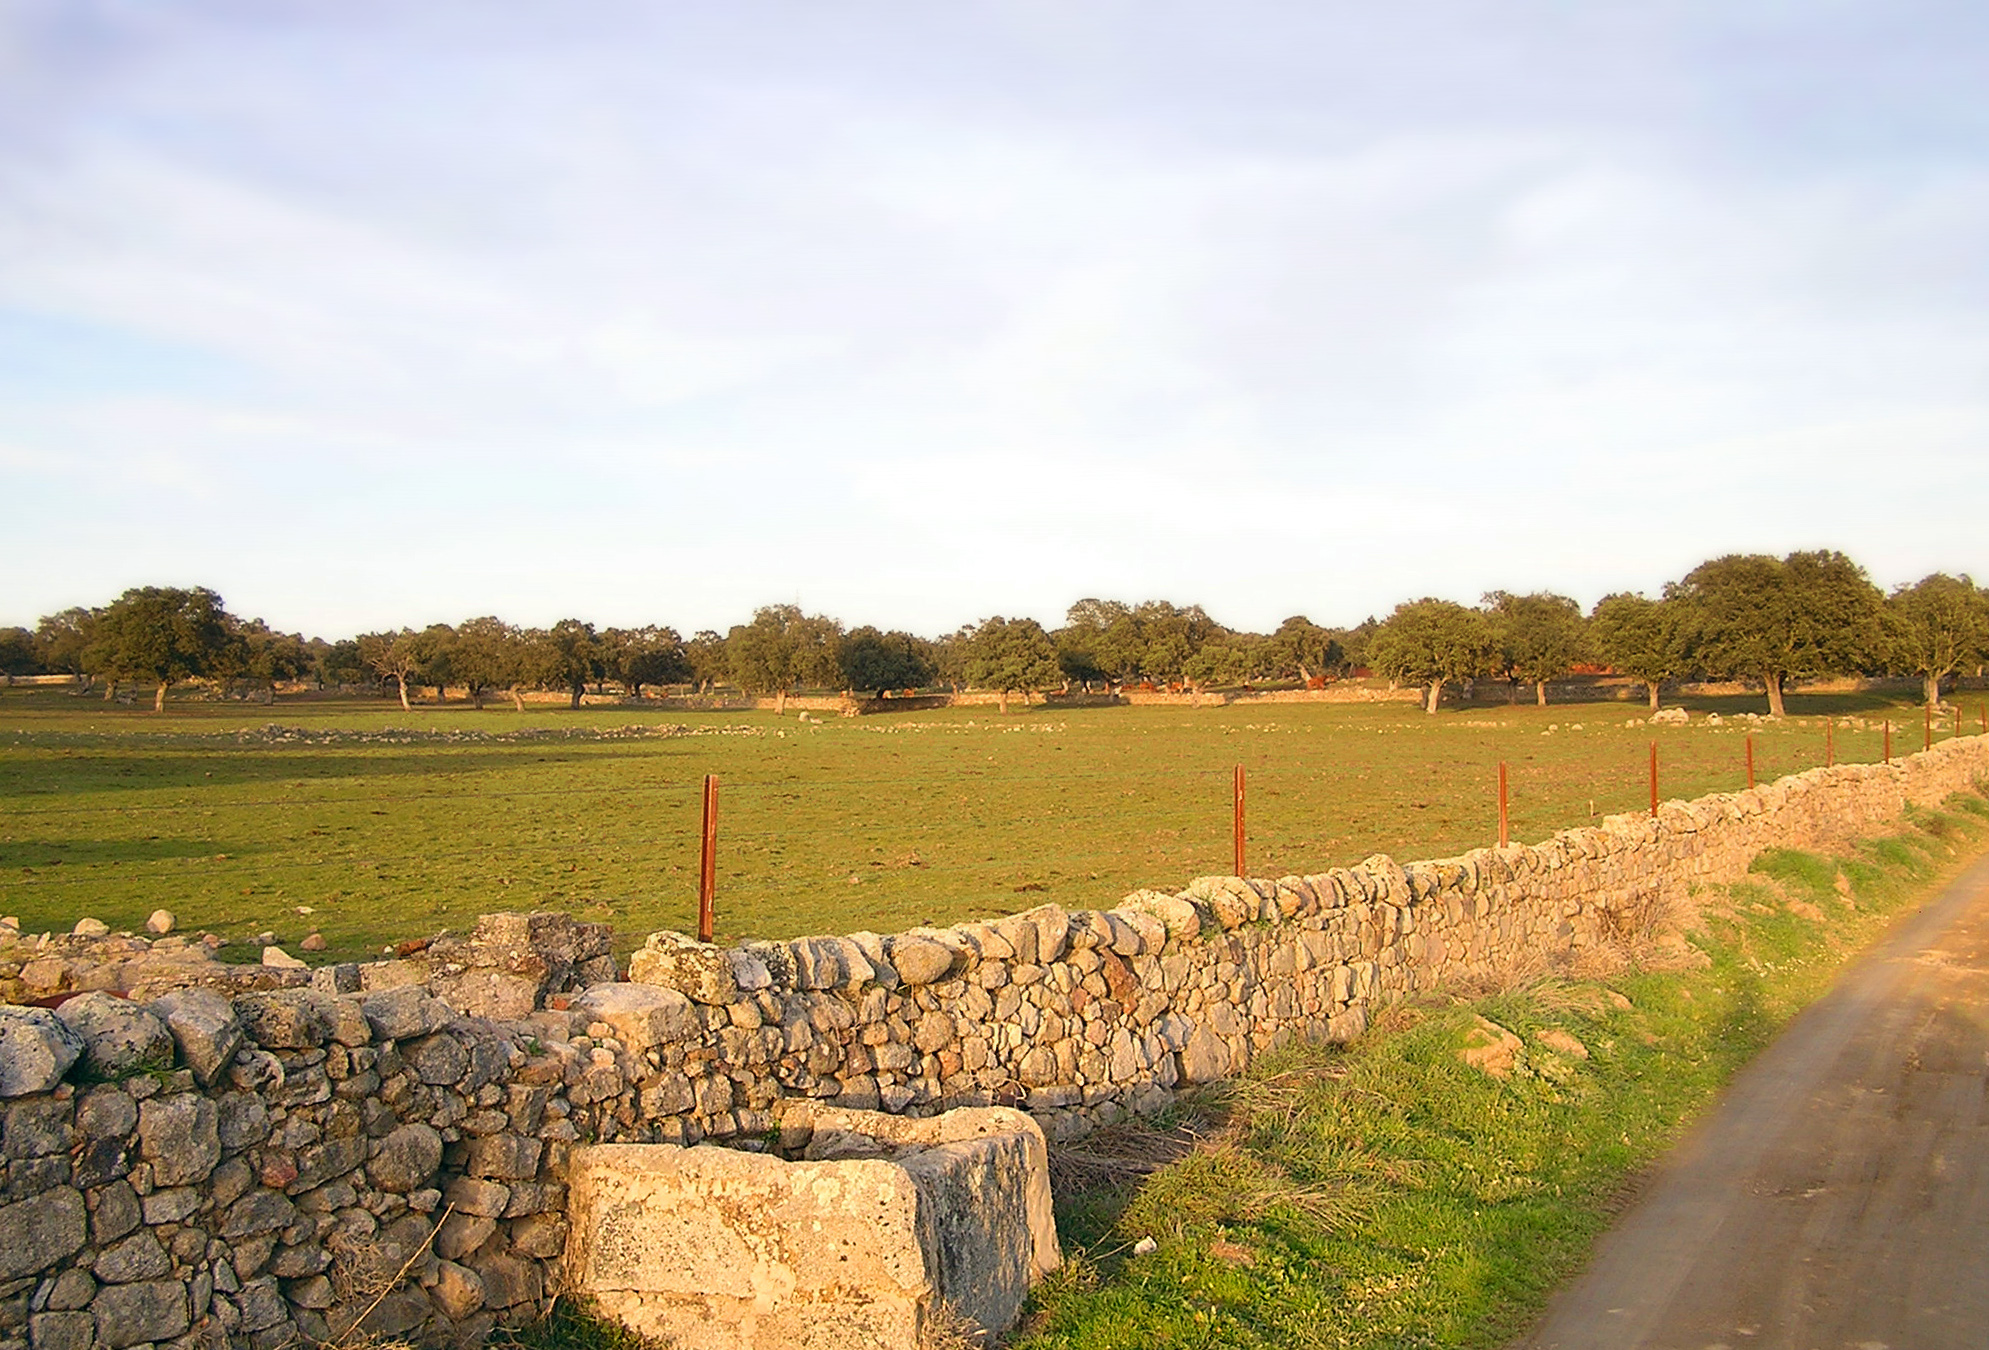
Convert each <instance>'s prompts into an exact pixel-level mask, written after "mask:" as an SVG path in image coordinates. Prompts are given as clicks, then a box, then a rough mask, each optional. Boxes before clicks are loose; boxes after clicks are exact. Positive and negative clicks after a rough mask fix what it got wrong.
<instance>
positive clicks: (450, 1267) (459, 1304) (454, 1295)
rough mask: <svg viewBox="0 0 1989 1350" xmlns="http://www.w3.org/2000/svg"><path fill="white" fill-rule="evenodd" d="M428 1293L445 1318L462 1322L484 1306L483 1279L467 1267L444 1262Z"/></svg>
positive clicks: (440, 1264) (438, 1268)
mask: <svg viewBox="0 0 1989 1350" xmlns="http://www.w3.org/2000/svg"><path fill="white" fill-rule="evenodd" d="M428 1293H429V1296H430V1297H431V1298H433V1299H434V1300H435V1306H436V1307H438V1308H440V1309H441V1310H442V1315H443V1316H444V1317H447V1318H448V1319H449V1320H450V1321H452V1322H460V1321H462V1320H464V1319H465V1318H467V1317H468V1316H469V1315H470V1314H471V1313H474V1312H475V1311H476V1310H477V1309H478V1308H481V1307H482V1306H483V1302H484V1290H483V1278H482V1277H481V1276H479V1275H478V1274H477V1273H476V1272H475V1271H473V1270H471V1269H469V1268H468V1267H467V1266H459V1265H457V1264H456V1263H455V1262H454V1261H443V1262H441V1263H439V1264H438V1265H437V1267H436V1270H435V1284H434V1285H433V1286H432V1287H431V1288H430V1289H429V1291H428Z"/></svg>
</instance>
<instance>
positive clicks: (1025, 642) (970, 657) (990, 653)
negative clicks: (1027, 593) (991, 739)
mask: <svg viewBox="0 0 1989 1350" xmlns="http://www.w3.org/2000/svg"><path fill="white" fill-rule="evenodd" d="M965 646H966V658H967V660H966V667H967V679H968V680H969V681H970V682H971V683H974V684H977V685H979V686H981V687H982V688H983V689H993V690H995V691H996V692H997V693H999V694H1000V695H1001V710H1002V711H1003V712H1004V713H1006V712H1007V711H1008V696H1009V695H1010V694H1012V693H1015V692H1016V691H1018V690H1021V691H1027V690H1030V689H1050V688H1054V687H1056V686H1058V685H1061V684H1062V683H1063V670H1062V668H1061V667H1059V666H1058V664H1057V647H1056V644H1055V643H1053V642H1051V641H1050V635H1049V634H1048V633H1045V632H1044V631H1043V625H1041V624H1039V623H1037V622H1036V621H1035V620H1034V619H1005V618H1003V617H1001V616H1000V615H998V614H997V615H996V616H995V617H994V618H992V619H986V620H983V621H982V622H981V623H979V624H977V625H975V627H974V631H973V635H972V636H971V637H969V638H967V639H966V643H965Z"/></svg>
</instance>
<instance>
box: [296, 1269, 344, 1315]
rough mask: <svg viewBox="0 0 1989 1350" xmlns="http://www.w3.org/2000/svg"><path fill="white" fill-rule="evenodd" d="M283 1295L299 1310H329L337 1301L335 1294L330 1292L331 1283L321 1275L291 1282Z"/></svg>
mask: <svg viewBox="0 0 1989 1350" xmlns="http://www.w3.org/2000/svg"><path fill="white" fill-rule="evenodd" d="M284 1294H285V1296H286V1297H287V1298H289V1300H290V1302H291V1304H292V1305H293V1306H295V1307H299V1308H313V1309H323V1308H329V1307H331V1306H332V1304H333V1303H335V1302H337V1301H338V1296H337V1294H336V1293H334V1292H333V1290H332V1282H331V1281H330V1280H328V1279H326V1278H325V1277H324V1276H323V1275H311V1276H307V1277H306V1278H304V1279H301V1280H296V1281H293V1282H292V1283H291V1284H290V1285H289V1287H288V1288H286V1289H285V1290H284Z"/></svg>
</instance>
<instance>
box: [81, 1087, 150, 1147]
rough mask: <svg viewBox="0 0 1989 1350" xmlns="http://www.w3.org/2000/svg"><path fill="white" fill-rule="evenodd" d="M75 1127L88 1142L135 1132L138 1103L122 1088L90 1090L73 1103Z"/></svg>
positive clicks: (96, 1088)
mask: <svg viewBox="0 0 1989 1350" xmlns="http://www.w3.org/2000/svg"><path fill="white" fill-rule="evenodd" d="M76 1126H77V1128H78V1129H80V1130H82V1131H83V1133H84V1135H86V1136H87V1137H89V1138H91V1139H116V1138H119V1137H121V1136H123V1135H127V1134H130V1133H131V1132H132V1131H133V1130H135V1129H137V1128H138V1103H137V1102H135V1101H133V1100H132V1098H131V1094H130V1093H129V1092H126V1091H125V1090H124V1089H123V1088H118V1087H112V1086H111V1085H109V1084H108V1083H106V1084H104V1085H102V1086H100V1087H93V1088H91V1089H90V1090H89V1091H88V1092H85V1093H84V1094H83V1095H82V1096H81V1097H80V1098H79V1099H78V1100H77V1102H76Z"/></svg>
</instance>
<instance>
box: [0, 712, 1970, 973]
mask: <svg viewBox="0 0 1989 1350" xmlns="http://www.w3.org/2000/svg"><path fill="white" fill-rule="evenodd" d="M1688 702H1689V705H1690V706H1691V707H1692V709H1693V711H1694V713H1695V716H1694V719H1693V721H1692V723H1691V724H1690V725H1688V726H1682V727H1678V726H1666V727H1656V728H1653V727H1648V726H1646V725H1645V724H1644V723H1643V721H1642V711H1643V710H1642V709H1641V708H1639V707H1636V706H1633V705H1630V704H1623V703H1590V704H1565V705H1555V706H1552V707H1548V708H1535V707H1531V706H1526V705H1520V706H1516V707H1501V706H1492V707H1483V706H1480V707H1466V708H1458V709H1446V710H1445V711H1444V712H1442V713H1440V714H1438V715H1437V716H1434V717H1426V716H1424V715H1423V714H1421V713H1420V712H1418V711H1417V710H1416V709H1415V708H1414V707H1412V706H1407V705H1401V704H1382V705H1358V704H1343V705H1317V704H1313V705H1306V704H1280V705H1269V706H1259V707H1254V708H1253V707H1249V706H1247V705H1243V706H1237V707H1230V708H1205V709H1187V708H1074V709H1055V710H1046V709H1044V708H1042V707H1040V706H1039V707H1035V708H1031V709H1029V710H1027V711H1024V710H1022V709H1019V708H1018V709H1017V710H1016V711H1015V712H1014V713H1013V714H1012V715H1011V716H1009V717H1006V718H1003V717H1001V716H999V715H997V714H996V713H995V712H994V711H993V710H992V709H986V708H956V709H946V710H940V711H936V712H931V713H913V714H903V715H895V716H889V717H869V718H861V719H850V720H843V719H837V718H831V719H829V720H827V721H826V722H824V721H822V720H819V719H812V718H811V720H809V721H807V722H802V721H800V720H799V719H798V718H796V717H793V716H790V717H787V718H775V717H773V716H772V715H771V714H766V713H683V712H661V711H657V710H653V709H651V710H643V709H629V708H590V709H585V710H582V711H579V712H571V711H568V710H566V709H564V708H559V707H547V706H541V705H533V706H531V707H530V708H529V709H528V711H526V712H524V713H516V712H513V711H511V710H509V709H508V708H506V709H495V708H493V709H490V710H487V711H484V712H473V711H470V710H468V709H466V708H463V707H460V706H457V707H452V708H449V709H446V710H436V709H417V710H415V711H414V712H412V713H409V712H404V711H402V710H401V709H400V708H399V707H397V706H394V705H391V704H381V703H366V702H336V701H304V702H297V703H286V702H279V703H278V704H277V705H276V706H274V707H267V708H266V707H261V706H255V707H244V706H242V705H239V704H173V705H169V710H168V711H167V712H166V713H165V714H163V715H158V716H155V715H154V714H152V713H151V712H149V711H145V710H139V709H126V708H120V707H117V706H115V705H105V704H103V703H102V702H101V701H98V700H92V699H84V698H77V697H74V696H72V695H69V694H65V693H60V692H54V691H43V692H34V691H29V690H20V689H13V690H4V691H0V914H15V915H18V916H19V917H20V918H21V920H22V922H23V924H24V925H25V927H26V928H27V929H28V930H29V931H31V932H32V931H39V930H42V929H50V928H62V929H66V928H68V927H69V926H70V925H71V924H73V923H74V922H75V920H76V918H77V917H78V916H80V915H83V914H91V915H94V916H95V917H97V918H101V919H103V920H105V921H107V922H109V923H110V924H112V925H113V926H114V927H120V928H135V927H137V926H138V925H140V924H142V923H143V922H144V920H145V917H146V915H147V914H149V913H150V912H151V911H152V910H153V909H154V908H156V907H160V906H163V907H165V908H167V909H170V910H173V911H174V912H175V913H176V914H177V915H178V916H179V920H180V923H181V925H182V926H183V927H187V928H194V929H208V930H211V931H214V932H218V933H220V934H222V935H223V936H225V937H229V938H233V939H246V938H248V937H249V936H250V935H252V934H255V933H258V932H261V931H264V930H269V931H273V932H274V933H276V934H277V936H278V938H279V939H280V940H283V941H285V942H290V943H295V942H296V941H297V940H298V939H300V938H301V937H303V936H304V935H305V934H306V933H309V932H312V931H322V932H323V934H324V936H325V937H326V938H327V939H328V940H329V942H330V944H331V946H330V951H329V952H327V953H326V958H327V959H332V958H343V959H350V958H351V957H354V956H357V955H360V954H362V953H366V952H373V951H377V950H378V949H379V947H380V946H381V945H382V944H384V943H387V942H390V941H396V940H399V939H402V938H407V937H414V936H419V935H422V934H425V933H431V932H434V931H436V930H437V929H440V928H443V927H457V928H461V927H466V926H468V925H469V924H471V923H474V922H475V920H476V916H477V915H478V914H480V913H486V912H489V911H492V910H499V909H512V910H517V909H534V908H549V909H565V910H569V911H571V912H573V913H575V914H578V915H580V916H581V917H583V918H587V919H592V920H599V921H607V922H612V923H613V924H614V925H615V927H616V928H617V930H618V931H619V932H620V933H621V934H622V935H623V937H624V939H625V940H626V941H630V942H633V941H635V940H637V938H638V936H639V935H640V934H642V933H644V932H647V931H650V930H653V929H656V928H661V927H675V928H684V927H686V926H688V925H689V924H690V923H691V922H692V916H693V914H694V912H695V875H696V863H697V842H696V840H697V831H698V800H699V785H700V782H701V779H702V777H703V775H705V774H707V773H712V774H716V775H718V777H719V779H720V784H721V786H720V807H719V842H720V856H719V877H718V884H719V905H718V922H719V935H720V936H721V937H722V938H728V939H729V938H734V937H741V936H754V937H789V936H794V935H796V934H800V933H810V932H817V933H819V932H846V931H850V930H853V929H858V928H872V929H876V930H879V931H891V930H894V929H898V928H902V927H906V926H909V925H912V924H916V923H922V922H940V923H951V922H957V921H959V920H962V919H968V918H978V917H985V916H989V915H994V914H1002V913H1010V912H1013V911H1016V910H1020V909H1025V908H1028V907H1029V906H1031V905H1035V904H1039V903H1041V902H1043V901H1046V900H1049V901H1055V902H1057V903H1059V904H1062V905H1065V906H1066V907H1070V908H1084V907H1098V906H1109V905H1111V904H1115V903H1117V901H1118V900H1119V899H1120V898H1121V897H1122V896H1124V895H1125V894H1126V893H1127V892H1129V891H1131V890H1133V889H1135V888H1137V887H1140V886H1161V887H1166V888H1169V889H1171V888H1174V887H1177V886H1180V885H1182V884H1183V883H1185V882H1186V881H1188V880H1189V879H1191V878H1193V877H1195V876H1197V875H1201V874H1205V873H1210V872H1226V871H1228V870H1229V867H1230V856H1229V855H1230V818H1229V810H1230V782H1231V779H1230V775H1231V770H1232V768H1233V766H1235V765H1237V764H1242V765H1243V766H1244V767H1245V768H1246V770H1247V771H1248V774H1249V858H1250V867H1251V870H1252V871H1253V872H1255V873H1256V874H1257V875H1260V876H1277V875H1280V874H1282V873H1286V872H1311V871H1317V870H1320V869H1322V868H1325V867H1328V866H1331V865H1334V864H1342V863H1348V862H1353V861H1356V860H1358V859H1360V858H1362V857H1364V856H1366V855H1367V854H1370V853H1374V852H1387V853H1393V854H1396V855H1397V856H1400V857H1405V858H1427V857H1442V856H1445V855H1447V854H1454V853H1457V852H1461V851H1463V850H1465V849H1468V848H1472V847H1476V846H1478V845H1481V844H1484V843H1487V842H1489V841H1491V840H1492V839H1494V838H1496V834H1497V818H1496V798H1495V784H1496V782H1497V766H1498V763H1499V762H1500V761H1501V760H1504V761H1507V762H1508V763H1509V765H1510V768H1511V780H1512V810H1513V833H1514V837H1515V838H1519V839H1540V838H1544V837H1546V836H1547V835H1549V834H1552V833H1553V832H1554V831H1555V830H1557V829H1563V828H1567V827H1569V826H1575V825H1585V824H1588V823H1590V822H1591V821H1592V820H1593V819H1594V818H1595V817H1596V816H1597V815H1599V814H1606V813H1608V812H1612V811H1622V810H1633V809H1636V808H1637V807H1638V806H1639V805H1640V804H1641V803H1642V802H1643V801H1644V799H1645V794H1646V792H1647V790H1648V789H1647V785H1646V781H1645V776H1644V775H1645V766H1646V755H1647V747H1648V744H1649V742H1650V741H1651V739H1653V737H1655V738H1656V739H1657V740H1658V741H1659V744H1660V750H1661V754H1662V783H1663V790H1664V793H1665V795H1667V796H1673V797H1691V796H1696V795H1698V794H1701V793H1705V792H1711V791H1715V790H1721V789H1734V788H1738V787H1741V786H1743V785H1744V784H1745V781H1746V759H1745V749H1746V742H1745V738H1746V737H1747V736H1750V735H1751V736H1752V737H1753V741H1754V752H1755V763H1756V771H1757V773H1758V774H1759V775H1760V776H1761V778H1763V779H1764V780H1765V779H1768V778H1772V777H1774V776H1776V775H1779V774H1784V773H1789V772H1793V771H1795V770H1798V769H1802V768H1807V767H1810V766H1812V765H1815V764H1820V763H1822V762H1823V757H1824V754H1825V752H1826V739H1825V730H1824V720H1825V716H1826V715H1831V716H1834V718H1835V719H1836V720H1835V727H1834V746H1835V751H1836V754H1837V757H1838V758H1839V759H1840V760H1845V761H1849V760H1858V759H1863V760H1874V759H1877V758H1878V757H1879V756H1880V754H1881V753H1882V748H1883V746H1882V742H1883V734H1884V733H1883V731H1882V728H1881V721H1882V719H1885V718H1890V719H1891V720H1892V721H1893V723H1894V726H1895V730H1896V732H1897V734H1896V736H1895V750H1896V751H1898V752H1901V753H1903V752H1905V751H1906V750H1909V749H1914V748H1917V747H1918V745H1919V743H1920V735H1921V724H1920V714H1919V712H1918V711H1917V709H1913V708H1908V707H1905V706H1902V705H1899V704H1897V703H1893V702H1889V701H1887V699H1886V698H1885V697H1884V696H1882V695H1877V694H1836V695H1811V696H1799V697H1797V698H1795V699H1793V700H1792V704H1791V706H1792V708H1793V709H1794V710H1795V712H1796V714H1797V715H1796V716H1792V717H1790V718H1788V719H1787V720H1785V721H1781V722H1776V723H1769V724H1759V723H1756V722H1752V721H1742V720H1737V719H1738V717H1739V715H1741V714H1745V713H1748V712H1750V711H1753V710H1755V709H1756V708H1758V706H1759V703H1760V700H1759V699H1758V698H1750V697H1739V696H1736V697H1732V698H1698V699H1693V700H1689V701H1688ZM1712 712H1719V713H1722V714H1723V716H1724V719H1725V720H1724V721H1723V723H1722V724H1720V725H1714V724H1712V723H1711V721H1710V720H1709V719H1708V718H1707V717H1706V716H1705V714H1708V713H1712ZM271 723H274V724H276V729H274V730H272V729H270V727H269V724H271ZM1966 729H1968V730H1971V731H1973V730H1975V729H1976V724H1974V723H1970V724H1969V725H1968V727H1967V728H1966ZM1951 733H1952V727H1951V726H1946V727H1944V728H1943V729H1942V731H1941V733H1940V734H1941V735H1942V736H1943V737H1945V736H1946V735H1948V734H1951ZM231 950H247V949H246V948H241V949H231Z"/></svg>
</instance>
